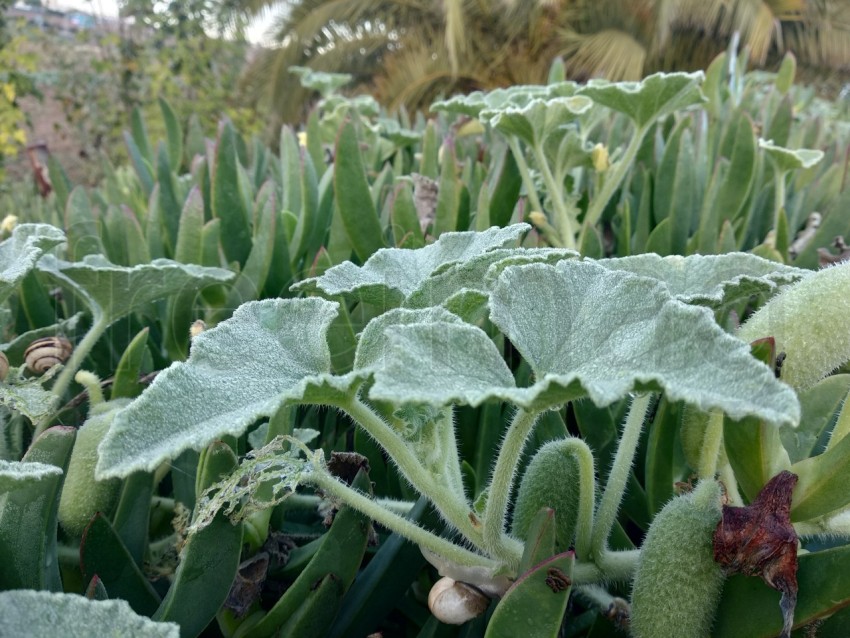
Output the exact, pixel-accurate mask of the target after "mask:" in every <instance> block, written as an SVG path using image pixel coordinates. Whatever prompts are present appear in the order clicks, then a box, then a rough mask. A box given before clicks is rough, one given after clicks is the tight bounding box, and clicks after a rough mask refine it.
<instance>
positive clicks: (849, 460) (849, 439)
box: [790, 436, 850, 521]
mask: <svg viewBox="0 0 850 638" xmlns="http://www.w3.org/2000/svg"><path fill="white" fill-rule="evenodd" d="M790 469H791V471H792V472H793V473H794V474H796V475H797V477H798V480H797V485H796V486H795V487H794V498H793V499H792V501H791V519H792V520H794V521H805V520H809V519H812V518H817V517H818V516H823V515H825V514H828V513H830V512H833V511H835V510H837V509H839V508H842V507H844V506H845V505H847V504H848V503H850V491H848V489H847V475H848V472H850V436H845V437H844V438H843V439H841V441H839V442H838V443H837V444H836V445H834V446H832V447H831V448H829V449H828V450H827V451H826V452H824V453H823V454H820V455H818V456H813V457H811V458H808V459H805V460H803V461H799V462H798V463H795V464H794V465H792V466H791V468H790Z"/></svg>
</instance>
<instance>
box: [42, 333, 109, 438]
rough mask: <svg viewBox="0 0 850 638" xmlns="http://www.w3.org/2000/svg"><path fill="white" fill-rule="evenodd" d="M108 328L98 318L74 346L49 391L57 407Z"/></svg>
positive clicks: (47, 420) (45, 425)
mask: <svg viewBox="0 0 850 638" xmlns="http://www.w3.org/2000/svg"><path fill="white" fill-rule="evenodd" d="M108 327H109V322H108V321H107V320H106V317H103V316H101V317H99V318H98V319H97V321H95V323H94V325H92V327H91V328H89V331H88V332H87V333H86V336H85V337H83V339H82V341H80V342H79V343H78V344H77V345H76V347H75V348H74V351H73V352H72V353H71V356H70V358H69V359H68V361H66V362H65V367H64V368H62V372H60V373H59V376H58V377H56V381H55V383H54V384H53V388H52V389H51V391H52V392H53V394H54V395H55V396H56V399H55V402H56V404H57V407H58V403H59V402H60V401H61V400H62V397H63V396H64V395H65V392H66V391H67V390H68V387H69V386H70V385H71V380H72V379H73V378H74V375H75V374H77V370H79V369H80V366H81V365H82V364H83V361H84V360H85V358H86V357H87V356H88V354H89V352H91V349H92V348H93V347H94V344H96V343H97V340H98V339H100V337H101V336H102V335H103V333H104V332H106V329H107V328H108ZM55 415H56V410H54V411H53V412H51V414H49V415H48V416H46V417H44V418H43V419H42V420H41V421H39V423H38V425H37V426H36V428H35V432H34V433H33V437H32V438H33V440H35V439H37V438H38V436H39V435H40V434H41V433H42V432H44V431H45V430H46V429H47V428H48V426H49V425H50V422H51V421H52V420H53V417H54V416H55Z"/></svg>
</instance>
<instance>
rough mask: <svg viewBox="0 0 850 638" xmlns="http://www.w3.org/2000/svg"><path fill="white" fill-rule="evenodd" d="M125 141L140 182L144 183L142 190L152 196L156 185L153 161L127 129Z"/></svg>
mask: <svg viewBox="0 0 850 638" xmlns="http://www.w3.org/2000/svg"><path fill="white" fill-rule="evenodd" d="M124 143H125V144H126V145H127V154H128V155H129V156H130V163H131V164H132V165H133V168H134V169H135V171H136V175H137V176H138V178H139V183H140V184H141V185H142V191H143V192H144V194H145V197H150V194H151V193H152V192H153V185H154V179H153V171H152V170H151V166H152V163H151V161H150V160H149V159H146V158H145V156H144V154H143V153H142V151H141V149H140V148H139V145H138V144H136V140H134V139H133V136H132V135H130V133H129V132H127V131H124Z"/></svg>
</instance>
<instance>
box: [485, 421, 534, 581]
mask: <svg viewBox="0 0 850 638" xmlns="http://www.w3.org/2000/svg"><path fill="white" fill-rule="evenodd" d="M538 415H539V413H538V412H526V411H525V410H522V409H520V410H517V413H516V414H515V415H514V419H513V421H512V422H511V425H510V426H509V427H508V431H507V434H505V439H504V441H502V448H501V449H500V450H499V457H498V458H497V459H496V465H495V466H494V467H493V474H492V476H491V477H490V485H489V487H488V488H487V506H486V507H485V509H484V522H483V528H484V549H486V550H487V552H488V553H489V554H490V555H492V556H496V557H497V558H499V559H501V560H503V561H505V562H506V563H508V564H509V565H510V566H511V567H512V568H514V569H515V568H516V567H517V565H519V561H520V558H521V556H522V546H521V544H519V543H518V542H517V541H516V540H515V539H512V538H511V537H509V536H508V535H507V534H505V531H504V529H505V519H506V518H507V515H508V501H509V500H510V497H511V490H512V489H513V485H514V476H515V475H516V469H517V465H518V464H519V459H520V457H521V456H522V450H523V448H524V447H525V441H526V439H527V438H528V435H529V434H530V433H531V430H532V428H533V427H534V424H535V422H536V421H537V417H538Z"/></svg>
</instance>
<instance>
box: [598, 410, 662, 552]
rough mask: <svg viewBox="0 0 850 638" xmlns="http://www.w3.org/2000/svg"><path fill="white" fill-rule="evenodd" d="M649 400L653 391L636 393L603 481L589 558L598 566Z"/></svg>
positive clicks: (614, 518)
mask: <svg viewBox="0 0 850 638" xmlns="http://www.w3.org/2000/svg"><path fill="white" fill-rule="evenodd" d="M651 402H652V394H650V393H646V394H641V395H638V396H637V397H635V398H634V400H633V401H632V405H631V407H630V408H629V414H628V416H627V417H626V423H625V425H624V426H623V434H622V436H621V437H620V442H619V444H618V445H617V453H616V454H615V455H614V462H613V463H612V465H611V472H610V473H609V474H608V482H607V483H606V484H605V491H604V492H603V493H602V499H601V500H600V501H599V508H598V509H597V510H596V521H595V522H594V524H593V545H592V549H591V556H590V557H589V558H591V559H592V560H593V561H594V562H596V563H597V564H599V565H600V567H602V565H601V564H600V563H599V561H600V560H602V557H603V554H605V550H606V547H607V545H608V536H610V535H611V529H612V528H613V527H614V522H615V521H616V520H617V511H618V510H619V509H620V502H621V501H622V500H623V494H624V493H625V491H626V483H627V482H628V480H629V472H631V469H632V462H633V461H634V458H635V452H636V451H637V446H638V441H639V440H640V433H641V430H642V428H643V422H644V419H646V413H647V411H648V410H649V406H650V403H651Z"/></svg>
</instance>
